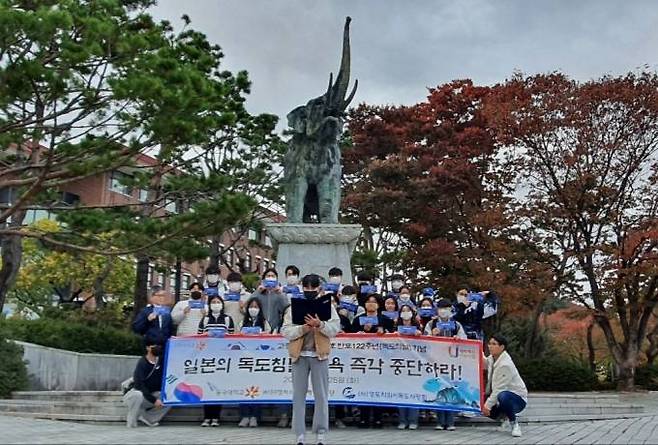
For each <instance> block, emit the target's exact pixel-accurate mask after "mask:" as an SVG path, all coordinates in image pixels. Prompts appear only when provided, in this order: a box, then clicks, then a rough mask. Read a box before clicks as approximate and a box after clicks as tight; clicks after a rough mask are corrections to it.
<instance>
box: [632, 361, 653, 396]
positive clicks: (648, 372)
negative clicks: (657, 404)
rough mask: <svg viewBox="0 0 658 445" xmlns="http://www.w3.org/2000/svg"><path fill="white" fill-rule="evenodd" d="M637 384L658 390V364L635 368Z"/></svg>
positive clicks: (651, 389)
mask: <svg viewBox="0 0 658 445" xmlns="http://www.w3.org/2000/svg"><path fill="white" fill-rule="evenodd" d="M635 384H636V385H637V386H641V387H643V388H645V389H648V390H650V391H657V390H658V365H644V366H640V367H639V368H637V369H636V370H635Z"/></svg>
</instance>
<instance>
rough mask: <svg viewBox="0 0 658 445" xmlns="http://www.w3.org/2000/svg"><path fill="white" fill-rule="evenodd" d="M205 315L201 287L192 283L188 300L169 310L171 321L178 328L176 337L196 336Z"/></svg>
mask: <svg viewBox="0 0 658 445" xmlns="http://www.w3.org/2000/svg"><path fill="white" fill-rule="evenodd" d="M207 313H208V310H207V306H206V302H205V297H204V295H203V286H202V285H201V284H199V283H193V284H192V285H191V286H190V299H189V300H183V301H179V302H178V303H176V305H175V306H174V308H173V309H172V310H171V319H172V320H173V321H174V324H175V325H177V326H178V328H177V330H176V335H177V336H179V337H185V336H188V335H196V334H197V332H198V330H199V322H200V321H201V319H202V318H203V317H205V316H206V314H207Z"/></svg>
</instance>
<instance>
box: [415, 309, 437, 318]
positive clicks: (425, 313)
mask: <svg viewBox="0 0 658 445" xmlns="http://www.w3.org/2000/svg"><path fill="white" fill-rule="evenodd" d="M418 315H420V316H421V317H424V318H431V317H434V316H435V315H436V311H435V310H434V308H433V307H421V308H420V309H418Z"/></svg>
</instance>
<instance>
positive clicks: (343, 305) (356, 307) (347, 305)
mask: <svg viewBox="0 0 658 445" xmlns="http://www.w3.org/2000/svg"><path fill="white" fill-rule="evenodd" d="M340 308H341V309H347V310H348V311H350V312H351V313H353V314H356V311H358V310H359V305H358V304H354V303H348V302H347V301H341V302H340Z"/></svg>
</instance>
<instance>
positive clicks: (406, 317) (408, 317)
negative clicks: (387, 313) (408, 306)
mask: <svg viewBox="0 0 658 445" xmlns="http://www.w3.org/2000/svg"><path fill="white" fill-rule="evenodd" d="M412 316H413V314H412V313H411V312H401V313H400V318H402V319H403V320H411V317H412Z"/></svg>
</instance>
